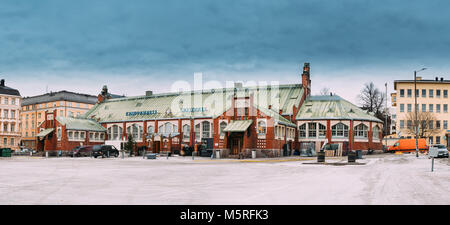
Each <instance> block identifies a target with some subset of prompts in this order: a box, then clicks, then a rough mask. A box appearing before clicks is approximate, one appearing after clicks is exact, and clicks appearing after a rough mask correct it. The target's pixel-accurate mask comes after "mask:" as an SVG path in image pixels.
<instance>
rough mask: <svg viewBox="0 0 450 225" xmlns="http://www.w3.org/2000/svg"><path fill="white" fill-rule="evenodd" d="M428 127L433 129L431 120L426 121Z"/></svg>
mask: <svg viewBox="0 0 450 225" xmlns="http://www.w3.org/2000/svg"><path fill="white" fill-rule="evenodd" d="M428 128H429V129H434V128H433V121H428Z"/></svg>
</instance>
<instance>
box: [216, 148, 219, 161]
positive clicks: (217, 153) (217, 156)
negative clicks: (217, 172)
mask: <svg viewBox="0 0 450 225" xmlns="http://www.w3.org/2000/svg"><path fill="white" fill-rule="evenodd" d="M216 159H220V150H216Z"/></svg>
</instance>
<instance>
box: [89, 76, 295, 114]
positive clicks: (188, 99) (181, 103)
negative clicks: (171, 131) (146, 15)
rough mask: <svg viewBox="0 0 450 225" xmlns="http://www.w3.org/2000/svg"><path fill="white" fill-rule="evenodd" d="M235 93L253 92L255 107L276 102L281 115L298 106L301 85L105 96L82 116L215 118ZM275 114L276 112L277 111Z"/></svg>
mask: <svg viewBox="0 0 450 225" xmlns="http://www.w3.org/2000/svg"><path fill="white" fill-rule="evenodd" d="M276 90H278V93H277V92H276ZM235 93H236V95H237V96H238V97H244V96H249V95H251V94H252V93H253V96H254V103H255V105H257V106H258V107H260V108H267V107H268V105H270V104H271V105H273V107H276V105H278V106H279V108H280V109H282V110H283V115H285V114H286V115H292V113H293V110H292V106H294V105H295V106H297V107H298V104H299V102H300V99H301V97H302V95H303V88H302V87H301V85H300V84H291V85H279V86H278V87H277V89H275V88H273V87H272V88H270V86H263V87H262V86H259V87H242V88H237V89H234V88H223V89H211V90H202V91H186V92H175V93H167V94H154V95H151V96H136V97H124V98H117V99H108V100H106V101H105V102H103V103H100V104H97V105H95V106H94V107H93V108H92V109H91V110H89V111H88V112H87V113H86V114H84V115H83V117H84V118H92V119H95V120H98V121H99V122H100V123H105V122H122V121H139V120H156V119H178V118H191V117H192V118H216V117H218V116H219V115H221V114H223V113H224V112H225V111H226V110H228V109H229V108H231V102H232V101H231V98H232V97H233V95H234V94H235ZM274 99H278V102H275V103H274V102H273V101H274ZM276 114H278V115H279V113H278V112H277V113H276Z"/></svg>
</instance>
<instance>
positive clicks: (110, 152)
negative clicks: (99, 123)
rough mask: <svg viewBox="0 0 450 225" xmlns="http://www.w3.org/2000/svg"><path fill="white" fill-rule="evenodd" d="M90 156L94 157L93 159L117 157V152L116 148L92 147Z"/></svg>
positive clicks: (110, 146)
mask: <svg viewBox="0 0 450 225" xmlns="http://www.w3.org/2000/svg"><path fill="white" fill-rule="evenodd" d="M92 156H94V158H97V157H99V156H101V157H102V158H105V157H118V156H119V150H117V148H116V147H114V146H113V145H94V146H93V147H92Z"/></svg>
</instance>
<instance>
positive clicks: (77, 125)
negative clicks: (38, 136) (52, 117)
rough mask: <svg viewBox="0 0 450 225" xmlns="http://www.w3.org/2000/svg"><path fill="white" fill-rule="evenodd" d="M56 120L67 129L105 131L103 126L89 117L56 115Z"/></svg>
mask: <svg viewBox="0 0 450 225" xmlns="http://www.w3.org/2000/svg"><path fill="white" fill-rule="evenodd" d="M56 120H58V122H59V123H61V124H62V125H65V126H66V129H67V130H84V131H100V132H104V131H106V129H105V128H104V127H103V126H101V125H100V124H99V123H97V122H96V121H94V120H90V119H84V118H73V117H61V116H58V117H56Z"/></svg>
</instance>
